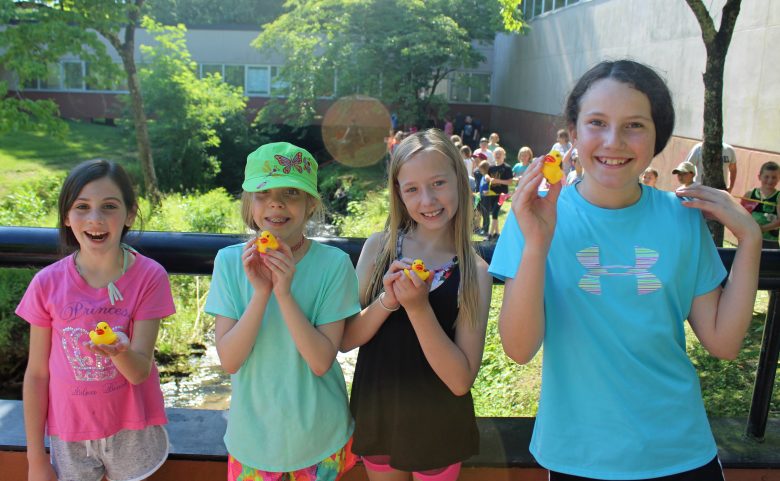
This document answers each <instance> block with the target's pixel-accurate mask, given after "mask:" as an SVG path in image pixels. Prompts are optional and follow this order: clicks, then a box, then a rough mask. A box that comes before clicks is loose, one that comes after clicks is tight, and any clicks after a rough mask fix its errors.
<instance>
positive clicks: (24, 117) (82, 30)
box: [0, 0, 125, 137]
mask: <svg viewBox="0 0 780 481" xmlns="http://www.w3.org/2000/svg"><path fill="white" fill-rule="evenodd" d="M118 3H122V4H124V3H125V2H111V1H96V0H82V1H68V2H63V1H55V2H14V1H13V0H0V24H2V25H4V26H5V28H4V29H2V30H0V65H2V66H3V68H4V69H5V70H7V71H9V72H13V73H14V75H15V78H16V80H17V82H18V83H19V84H22V85H23V84H25V83H26V82H28V81H31V80H34V79H36V78H45V77H46V74H47V69H48V68H49V65H51V64H54V63H57V62H58V61H59V60H60V58H61V57H63V56H64V55H67V54H73V55H77V56H79V57H80V58H81V59H82V60H84V61H86V62H88V63H89V65H90V68H89V71H88V77H87V81H89V82H90V83H95V82H112V81H115V79H116V78H118V75H119V68H118V67H117V66H116V65H115V64H114V63H113V61H112V60H111V58H110V56H109V55H108V52H107V50H106V47H105V45H104V44H103V43H102V42H101V41H100V40H99V39H98V35H97V34H96V32H95V31H96V30H99V27H101V26H106V25H108V24H109V23H110V22H112V21H115V20H116V18H117V16H118V15H119V16H121V15H122V13H123V8H120V5H118ZM108 4H110V5H108ZM81 9H85V10H86V11H87V12H90V13H88V14H85V11H83V10H81ZM117 29H118V27H117ZM7 88H8V85H7V83H6V82H0V134H2V133H5V132H18V131H24V130H27V129H29V128H31V126H33V125H35V126H37V127H38V128H45V129H47V130H48V132H49V133H51V134H54V135H58V136H60V137H61V136H63V135H64V134H65V133H66V131H67V127H66V125H65V124H64V123H63V122H62V121H61V120H60V119H58V114H59V111H58V109H57V107H56V105H55V104H54V103H53V102H51V101H50V100H38V101H33V100H29V99H18V98H14V97H6V95H5V94H6V92H7Z"/></svg>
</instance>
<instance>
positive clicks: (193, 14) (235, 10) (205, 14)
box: [145, 0, 284, 25]
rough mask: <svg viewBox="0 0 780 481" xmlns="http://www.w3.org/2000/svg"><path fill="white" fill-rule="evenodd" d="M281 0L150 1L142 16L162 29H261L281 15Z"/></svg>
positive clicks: (282, 4)
mask: <svg viewBox="0 0 780 481" xmlns="http://www.w3.org/2000/svg"><path fill="white" fill-rule="evenodd" d="M283 6H284V0H263V1H262V2H258V1H257V0H220V1H219V2H215V1H214V0H187V1H186V2H182V1H180V0H153V1H151V2H148V3H147V4H146V6H145V12H146V13H147V14H148V15H149V16H151V17H152V18H154V19H155V20H157V21H158V22H160V23H162V24H165V25H176V24H178V23H183V24H185V25H219V24H226V23H227V24H241V25H262V24H264V23H266V22H270V21H271V20H273V19H274V18H276V17H277V16H278V15H279V14H281V13H282V11H283Z"/></svg>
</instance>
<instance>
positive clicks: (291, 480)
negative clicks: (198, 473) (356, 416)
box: [228, 438, 358, 481]
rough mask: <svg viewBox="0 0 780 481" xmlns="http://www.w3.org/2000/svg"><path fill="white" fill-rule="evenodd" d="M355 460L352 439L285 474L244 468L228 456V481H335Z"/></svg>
mask: <svg viewBox="0 0 780 481" xmlns="http://www.w3.org/2000/svg"><path fill="white" fill-rule="evenodd" d="M357 460H358V457H357V456H356V455H354V454H353V453H352V438H349V441H348V442H347V444H346V445H345V446H344V447H343V448H341V449H339V450H338V451H336V452H335V453H333V454H332V455H330V456H328V457H327V458H326V459H324V460H322V461H320V462H319V463H317V464H315V465H314V466H309V467H308V468H303V469H299V470H297V471H290V472H285V473H276V472H271V471H263V470H262V469H255V468H253V467H251V466H245V465H243V464H241V462H240V461H238V460H237V459H236V458H234V457H233V456H231V455H230V454H228V481H336V480H338V479H340V478H341V477H342V476H343V475H344V473H346V472H347V471H349V470H350V469H352V467H353V466H354V465H355V463H356V462H357Z"/></svg>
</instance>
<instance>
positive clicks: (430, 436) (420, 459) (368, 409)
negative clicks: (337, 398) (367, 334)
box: [350, 240, 479, 471]
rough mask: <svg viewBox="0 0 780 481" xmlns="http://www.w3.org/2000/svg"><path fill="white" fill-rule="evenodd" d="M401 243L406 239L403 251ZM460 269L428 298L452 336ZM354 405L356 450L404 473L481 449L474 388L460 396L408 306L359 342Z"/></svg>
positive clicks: (436, 465) (440, 464)
mask: <svg viewBox="0 0 780 481" xmlns="http://www.w3.org/2000/svg"><path fill="white" fill-rule="evenodd" d="M400 244H401V241H400V240H399V251H400ZM459 285H460V269H459V266H458V265H457V260H455V265H454V266H453V268H452V269H451V270H450V271H449V276H448V277H446V278H445V279H444V282H443V283H442V284H441V285H440V286H438V287H437V288H435V289H434V290H433V291H431V292H430V293H429V295H428V301H429V302H430V304H431V307H432V309H433V312H434V314H436V318H437V319H438V321H439V324H440V325H441V327H442V329H443V330H444V332H445V333H447V336H448V337H449V338H450V339H451V340H453V341H454V339H455V320H456V319H457V317H458V306H457V295H458V286H459ZM350 409H351V411H352V415H353V416H354V418H355V432H354V441H353V446H352V450H353V451H354V452H355V453H356V454H359V455H363V456H371V455H387V456H390V465H391V466H392V467H393V468H395V469H399V470H403V471H423V470H428V469H435V468H441V467H445V466H448V465H450V464H454V463H457V462H459V461H463V460H464V459H467V458H469V457H471V456H472V455H474V454H476V453H477V452H478V451H479V433H478V431H477V424H476V419H475V417H474V404H473V400H472V397H471V393H467V394H466V395H464V396H455V395H454V394H453V393H452V391H450V390H449V388H448V387H447V386H446V385H445V384H444V382H442V380H441V379H439V377H438V376H437V375H436V373H435V372H434V371H433V368H431V366H430V364H429V363H428V361H427V360H426V359H425V355H424V354H423V351H422V347H421V346H420V343H419V341H418V340H417V335H416V334H415V332H414V329H413V328H412V324H411V322H410V321H409V317H408V316H407V315H406V311H405V310H404V308H403V307H401V308H400V309H399V310H397V311H395V312H392V313H390V315H389V316H388V318H387V320H386V321H385V322H384V324H382V327H380V328H379V330H378V331H377V333H376V334H375V335H374V337H373V338H372V339H371V340H370V341H369V342H367V343H366V344H364V345H363V346H361V347H360V352H359V353H358V360H357V365H356V367H355V377H354V380H353V383H352V395H351V398H350Z"/></svg>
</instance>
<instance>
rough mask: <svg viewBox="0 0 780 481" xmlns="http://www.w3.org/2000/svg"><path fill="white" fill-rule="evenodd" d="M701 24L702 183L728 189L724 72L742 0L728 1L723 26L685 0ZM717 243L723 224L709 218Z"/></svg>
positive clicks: (696, 2) (698, 3) (699, 1)
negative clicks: (703, 64)
mask: <svg viewBox="0 0 780 481" xmlns="http://www.w3.org/2000/svg"><path fill="white" fill-rule="evenodd" d="M686 2H687V3H688V6H689V7H690V8H691V10H692V11H693V14H694V15H695V16H696V20H697V21H698V22H699V27H701V33H702V38H703V39H704V46H705V48H706V49H707V64H706V68H705V70H704V75H703V80H704V142H703V145H702V150H701V155H702V165H703V166H704V175H703V179H702V180H703V183H704V185H708V186H710V187H714V188H716V189H725V188H726V182H725V181H726V179H724V178H723V154H722V152H723V73H724V71H725V68H726V54H727V53H728V50H729V44H730V43H731V36H732V34H733V33H734V25H735V24H736V23H737V16H738V15H739V9H740V5H741V3H742V0H727V1H726V4H725V5H724V6H723V10H722V13H721V20H720V29H719V30H715V26H714V24H713V21H712V17H711V16H710V13H709V11H707V7H706V6H705V5H704V3H703V2H702V0H686ZM707 225H708V227H709V229H710V232H711V233H712V236H713V238H714V240H715V244H716V245H717V246H723V224H721V223H719V222H716V221H708V222H707Z"/></svg>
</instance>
